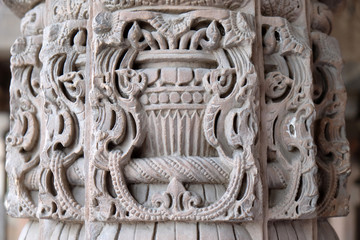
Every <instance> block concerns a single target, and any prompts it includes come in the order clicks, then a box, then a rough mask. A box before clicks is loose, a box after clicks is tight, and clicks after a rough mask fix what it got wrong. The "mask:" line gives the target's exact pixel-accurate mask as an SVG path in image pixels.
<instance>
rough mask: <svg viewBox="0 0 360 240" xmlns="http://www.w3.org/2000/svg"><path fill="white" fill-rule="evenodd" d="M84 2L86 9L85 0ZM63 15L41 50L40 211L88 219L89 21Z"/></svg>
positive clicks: (64, 217) (49, 30)
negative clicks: (86, 169) (42, 126)
mask: <svg viewBox="0 0 360 240" xmlns="http://www.w3.org/2000/svg"><path fill="white" fill-rule="evenodd" d="M52 3H53V4H55V3H57V1H54V2H52ZM53 4H51V6H53ZM70 6H73V7H74V6H80V5H77V2H76V3H74V5H70ZM81 6H82V7H83V8H85V9H86V10H87V7H86V5H81ZM60 8H61V4H59V5H58V6H57V9H60ZM76 9H77V10H78V12H79V11H80V10H79V9H78V8H76ZM67 10H69V9H67ZM80 12H81V11H80ZM54 14H55V13H54ZM62 14H65V12H62ZM71 16H72V15H71ZM71 16H70V17H71ZM54 17H55V19H56V17H58V15H54ZM68 17H69V16H68ZM63 20H64V22H62V23H55V24H51V25H49V26H48V27H46V28H45V30H44V44H43V48H42V50H41V53H40V59H41V61H42V62H43V70H42V72H41V78H42V83H43V84H42V90H43V93H44V97H45V102H44V110H43V111H44V124H46V133H45V135H46V138H45V144H44V147H43V151H42V154H41V180H40V207H39V216H40V218H50V219H60V220H84V205H85V177H84V176H85V169H84V168H85V165H84V163H85V161H84V134H85V131H84V130H85V128H84V124H85V80H86V74H85V65H86V45H87V29H86V23H87V21H86V20H78V19H73V20H67V19H63Z"/></svg>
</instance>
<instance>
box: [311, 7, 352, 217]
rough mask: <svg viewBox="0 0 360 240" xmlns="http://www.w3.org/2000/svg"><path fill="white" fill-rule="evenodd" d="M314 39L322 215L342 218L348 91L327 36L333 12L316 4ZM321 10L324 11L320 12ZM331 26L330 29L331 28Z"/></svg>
mask: <svg viewBox="0 0 360 240" xmlns="http://www.w3.org/2000/svg"><path fill="white" fill-rule="evenodd" d="M313 7H314V8H316V9H318V14H317V15H315V14H314V15H313V20H312V21H313V22H312V27H313V29H312V33H311V40H312V46H313V55H314V66H313V76H314V94H313V98H314V103H315V104H316V105H315V106H316V112H317V118H316V128H315V136H316V138H315V141H316V145H317V147H318V150H317V158H316V159H317V164H318V168H319V169H318V175H319V176H318V184H319V201H318V210H317V214H318V215H319V216H325V217H328V216H339V215H340V216H342V215H346V214H347V213H348V211H349V206H348V203H349V195H348V193H347V192H346V181H347V177H348V175H349V174H350V156H349V143H348V141H347V139H346V136H345V103H346V92H345V86H344V82H343V81H342V78H341V71H342V58H341V54H340V49H339V46H338V43H337V41H336V39H334V38H333V37H330V36H328V34H330V30H331V21H330V20H329V19H331V18H332V16H331V15H330V14H331V12H330V10H329V9H328V8H327V6H326V5H324V4H321V3H318V2H314V4H313ZM319 9H322V10H321V11H320V10H319ZM329 25H330V26H329Z"/></svg>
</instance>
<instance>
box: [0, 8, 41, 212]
mask: <svg viewBox="0 0 360 240" xmlns="http://www.w3.org/2000/svg"><path fill="white" fill-rule="evenodd" d="M43 8H44V5H43V4H41V5H39V6H37V7H36V8H34V9H32V10H31V11H29V12H28V13H27V14H26V15H25V17H24V18H23V19H22V22H21V30H22V31H21V32H22V34H23V36H21V37H19V38H18V39H17V40H16V41H15V43H14V45H13V46H12V48H11V54H12V57H11V71H12V80H11V87H10V95H11V99H10V108H11V113H10V131H9V134H8V135H7V137H6V152H7V155H6V159H7V161H6V171H7V173H8V179H9V183H10V185H9V191H8V194H7V199H6V203H5V205H6V207H7V211H8V213H9V214H10V215H11V216H14V217H29V218H35V217H36V210H37V206H38V190H39V162H40V152H41V142H42V131H41V130H42V123H41V113H42V109H41V106H42V105H43V101H42V98H41V83H40V70H41V67H42V64H41V62H40V60H39V52H40V49H41V46H42V29H43V21H42V15H43Z"/></svg>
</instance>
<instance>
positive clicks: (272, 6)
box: [261, 0, 303, 22]
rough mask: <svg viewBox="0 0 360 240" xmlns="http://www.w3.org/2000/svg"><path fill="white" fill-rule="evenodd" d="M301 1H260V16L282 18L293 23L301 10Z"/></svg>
mask: <svg viewBox="0 0 360 240" xmlns="http://www.w3.org/2000/svg"><path fill="white" fill-rule="evenodd" d="M302 5H303V3H302V1H301V0H261V14H262V15H264V16H269V17H282V18H285V19H287V20H288V21H290V22H293V21H295V20H296V19H297V18H298V17H299V15H300V13H301V11H302V9H303V6H302Z"/></svg>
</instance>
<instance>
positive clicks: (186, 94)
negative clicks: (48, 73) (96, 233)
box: [90, 9, 259, 221]
mask: <svg viewBox="0 0 360 240" xmlns="http://www.w3.org/2000/svg"><path fill="white" fill-rule="evenodd" d="M211 12H212V14H213V15H214V16H215V17H209V16H210V14H209V13H210V10H194V11H190V12H187V13H184V14H165V13H159V12H154V11H131V10H129V11H127V10H122V11H119V12H114V13H110V12H102V13H99V14H98V15H97V16H96V17H95V22H94V23H93V28H94V30H95V33H96V40H95V46H94V49H95V59H96V63H97V64H96V65H95V69H94V72H95V74H94V75H95V76H94V78H93V88H92V90H91V92H90V99H91V105H92V110H93V124H94V125H93V129H94V131H93V133H92V136H93V140H92V143H93V144H92V149H94V151H93V152H92V165H91V166H90V175H91V176H92V177H90V179H91V180H92V179H94V181H91V185H93V190H92V197H93V200H92V204H91V206H90V209H91V210H90V211H91V212H90V214H91V217H92V219H94V220H95V219H97V220H116V219H120V220H125V221H129V220H131V221H135V220H138V221H139V220H142V221H143V220H151V221H160V220H182V221H184V220H185V221H188V220H198V221H209V220H225V219H234V220H249V219H253V217H254V209H253V205H254V204H255V202H256V201H257V202H258V201H259V196H257V193H256V191H257V188H258V186H259V183H258V182H259V178H258V166H257V154H256V149H257V139H258V116H257V111H258V105H259V103H258V102H259V101H258V98H257V97H256V96H258V92H257V89H258V88H257V77H256V73H255V71H254V67H253V65H252V63H251V60H250V57H251V54H252V42H253V40H254V37H255V33H254V25H253V24H254V22H253V16H251V15H249V14H244V13H241V12H232V11H228V10H220V9H212V10H211ZM165 63H166V64H165ZM243 119H246V121H244V120H243ZM240 133H242V134H240ZM244 133H245V134H244ZM191 166H192V167H191ZM231 169H232V170H231ZM124 170H125V171H124ZM129 183H137V184H149V188H152V186H151V184H162V185H163V186H164V188H163V190H162V191H159V192H154V194H152V195H151V196H150V194H149V196H148V200H147V201H146V202H144V203H140V202H139V201H137V200H136V199H135V197H134V196H133V195H132V193H131V191H130V190H129V189H128V186H129ZM206 183H219V184H224V185H227V187H226V188H225V191H224V193H223V195H222V196H221V197H220V198H219V199H215V201H214V202H211V203H205V199H202V198H201V196H200V195H199V193H198V192H192V191H190V190H189V188H191V186H192V185H194V184H206ZM111 189H113V191H112V190H111ZM241 189H243V190H242V191H244V192H241V191H240V190H241ZM105 208H106V209H105Z"/></svg>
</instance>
